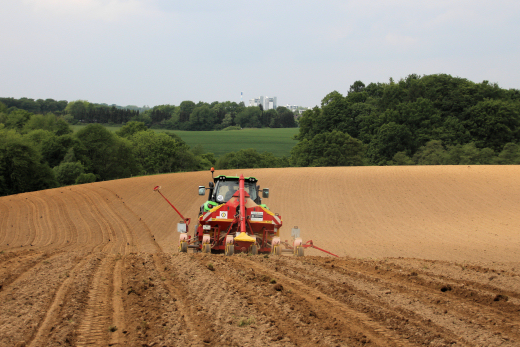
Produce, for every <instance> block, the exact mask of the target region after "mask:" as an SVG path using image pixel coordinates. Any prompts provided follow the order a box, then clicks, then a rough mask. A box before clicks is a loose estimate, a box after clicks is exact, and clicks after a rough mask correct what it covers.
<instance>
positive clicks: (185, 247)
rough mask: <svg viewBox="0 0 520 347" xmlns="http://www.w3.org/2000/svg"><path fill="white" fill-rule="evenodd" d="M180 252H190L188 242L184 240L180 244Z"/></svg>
mask: <svg viewBox="0 0 520 347" xmlns="http://www.w3.org/2000/svg"><path fill="white" fill-rule="evenodd" d="M179 252H181V253H188V243H187V242H185V241H182V242H181V243H180V245H179Z"/></svg>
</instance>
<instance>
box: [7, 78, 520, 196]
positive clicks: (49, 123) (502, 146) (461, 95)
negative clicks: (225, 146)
mask: <svg viewBox="0 0 520 347" xmlns="http://www.w3.org/2000/svg"><path fill="white" fill-rule="evenodd" d="M10 102H13V100H10ZM76 103H81V104H83V105H84V106H86V109H88V108H89V107H90V106H89V105H86V104H85V102H82V101H77V102H74V103H73V104H72V105H73V106H70V107H69V105H71V103H68V104H67V106H65V107H64V108H62V111H56V113H59V112H61V113H60V115H59V116H58V115H56V114H54V113H46V114H42V113H32V112H30V111H27V110H24V109H19V108H18V107H17V106H14V104H12V103H11V104H9V106H8V105H7V104H4V103H2V102H0V195H9V194H16V193H21V192H27V191H33V190H39V189H46V188H53V187H59V186H63V185H70V184H79V183H88V182H94V181H99V180H111V179H117V178H126V177H131V176H135V175H148V174H157V173H167V172H179V171H194V170H207V169H209V168H210V167H212V166H214V167H216V168H217V169H240V168H263V167H288V166H350V165H440V164H444V165H459V164H465V165H469V164H520V142H519V141H520V91H519V90H516V89H509V90H506V89H502V88H500V87H499V86H498V85H497V84H491V83H489V82H487V81H484V82H482V83H474V82H471V81H468V80H466V79H463V78H459V77H452V76H450V75H442V74H441V75H427V76H422V77H421V76H418V75H410V76H408V77H407V78H405V79H401V80H400V81H398V82H394V81H393V80H392V79H390V81H389V82H388V83H370V84H369V85H365V84H364V83H363V82H361V81H356V82H355V83H354V84H353V85H351V86H350V89H349V91H348V93H347V95H346V96H343V95H341V94H340V93H338V92H337V91H334V92H332V93H329V94H328V95H326V96H325V98H323V100H322V102H321V107H315V108H314V109H312V110H308V111H306V112H304V114H303V115H302V117H301V119H300V120H299V132H298V134H297V135H296V136H295V140H296V141H297V143H296V144H295V146H294V147H293V149H292V150H291V155H290V157H282V158H279V157H275V156H273V155H272V154H271V153H259V152H257V151H256V150H254V149H240V150H238V151H236V152H232V153H227V154H225V155H222V156H221V157H219V158H216V157H215V156H214V154H213V153H205V151H204V149H203V148H202V147H201V146H195V147H194V148H190V147H189V146H188V145H187V144H186V143H185V142H184V141H182V139H180V138H179V137H178V136H177V135H175V134H174V133H171V132H170V133H168V132H166V133H157V132H154V131H153V130H151V129H150V128H149V126H154V125H157V124H163V125H164V124H167V123H168V124H169V123H171V128H172V129H175V128H178V127H181V128H183V129H185V130H188V129H198V128H200V127H206V126H207V127H208V128H204V130H211V129H209V125H208V124H213V125H214V126H213V129H215V126H216V125H218V124H220V125H219V128H221V129H228V128H233V127H238V126H240V127H242V126H247V125H251V126H253V125H258V124H260V126H262V124H267V123H269V124H270V125H273V127H276V125H277V124H286V123H283V122H284V121H283V120H282V119H283V118H282V117H280V114H285V111H284V110H283V109H280V108H278V109H277V110H267V111H263V110H262V109H261V108H259V107H254V108H253V107H243V105H241V104H236V103H231V102H226V103H214V104H204V103H202V104H201V103H199V104H200V105H196V104H194V103H192V102H183V103H181V105H180V106H178V107H177V106H173V105H162V106H156V107H154V108H152V109H150V110H148V111H150V112H148V111H145V112H144V113H140V112H139V110H130V111H132V112H134V115H133V116H132V117H131V118H130V119H131V120H129V121H128V122H127V123H126V124H125V125H124V126H123V127H121V128H120V130H119V131H117V132H116V133H111V132H110V131H108V130H107V129H106V128H105V127H104V126H102V125H100V124H95V123H94V124H88V125H87V126H85V127H83V128H82V129H81V130H79V131H78V132H76V133H73V132H72V129H71V127H70V125H69V122H67V121H66V119H67V117H70V116H71V115H72V114H71V113H70V112H72V111H71V109H74V107H75V106H74V105H75V104H76ZM28 104H30V103H27V102H26V103H25V104H24V103H19V104H18V105H19V106H23V105H25V106H27V105H28ZM48 105H52V103H49V104H48ZM25 106H24V107H25ZM33 106H34V105H33ZM33 106H31V107H33ZM39 107H40V108H39V110H40V112H41V109H42V106H41V105H40V106H39ZM46 107H47V106H46ZM48 107H50V106H48ZM68 107H69V109H68V110H67V108H68ZM219 112H220V113H219ZM275 112H276V114H275ZM287 114H288V113H287ZM144 115H148V116H149V117H150V119H149V120H148V119H145V120H146V122H144V121H139V119H140V118H138V117H142V116H144ZM73 117H74V116H73ZM84 117H86V116H84ZM219 117H221V118H219ZM288 118H289V117H287V119H288ZM208 119H212V120H213V121H211V122H208ZM220 119H222V121H221V122H220V123H219V120H220ZM246 119H247V120H248V121H246ZM292 120H293V121H294V117H292ZM241 122H242V123H241ZM175 124H176V125H175ZM181 124H183V125H181ZM287 124H288V123H287Z"/></svg>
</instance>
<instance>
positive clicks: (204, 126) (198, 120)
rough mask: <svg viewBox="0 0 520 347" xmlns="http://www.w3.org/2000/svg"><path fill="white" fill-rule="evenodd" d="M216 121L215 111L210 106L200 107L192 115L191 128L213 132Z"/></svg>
mask: <svg viewBox="0 0 520 347" xmlns="http://www.w3.org/2000/svg"><path fill="white" fill-rule="evenodd" d="M216 120H217V115H216V112H215V110H214V109H212V108H210V107H209V106H208V105H202V106H198V107H196V108H195V109H194V110H193V111H192V112H191V114H190V128H191V129H192V130H212V129H213V127H214V126H215V122H216Z"/></svg>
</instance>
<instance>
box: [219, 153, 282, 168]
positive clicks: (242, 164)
mask: <svg viewBox="0 0 520 347" xmlns="http://www.w3.org/2000/svg"><path fill="white" fill-rule="evenodd" d="M286 164H287V158H276V157H274V156H273V155H272V154H271V153H259V152H257V150H256V149H252V148H250V149H241V150H239V151H237V152H230V153H226V154H224V155H223V156H221V157H220V158H218V159H217V162H216V165H215V168H216V169H219V170H224V169H246V168H252V169H255V168H264V167H282V166H287V165H286Z"/></svg>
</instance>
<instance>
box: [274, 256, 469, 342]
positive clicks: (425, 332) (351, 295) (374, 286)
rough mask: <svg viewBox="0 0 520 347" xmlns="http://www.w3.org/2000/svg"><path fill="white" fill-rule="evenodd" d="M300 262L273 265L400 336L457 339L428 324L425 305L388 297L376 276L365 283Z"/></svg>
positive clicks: (424, 339) (423, 339)
mask: <svg viewBox="0 0 520 347" xmlns="http://www.w3.org/2000/svg"><path fill="white" fill-rule="evenodd" d="M291 263H293V264H291ZM300 263H301V262H299V261H297V260H294V262H293V259H290V260H289V259H287V260H285V259H284V260H280V261H279V262H278V263H276V266H275V268H276V269H277V271H279V272H282V273H283V274H285V275H286V276H289V277H291V278H294V279H297V280H299V281H302V282H303V283H305V284H307V285H309V286H313V287H315V288H316V289H318V290H320V291H322V292H323V293H325V294H327V295H330V296H331V297H333V298H335V299H336V300H338V301H340V302H343V303H345V304H346V305H348V306H350V307H352V308H353V309H355V310H357V311H358V312H364V313H366V314H367V315H368V316H370V317H371V318H372V319H374V320H376V321H379V322H380V324H382V325H383V326H385V327H386V329H389V330H392V331H395V333H397V334H399V335H400V336H401V338H402V339H406V340H409V341H411V342H413V343H419V344H429V343H432V342H433V341H434V342H435V343H445V344H449V343H451V342H452V341H455V340H458V339H459V337H458V335H457V334H455V333H453V332H451V331H450V330H449V329H447V328H445V327H442V326H438V325H435V324H432V320H431V319H429V318H427V317H428V315H426V317H425V314H426V312H429V310H430V309H429V308H428V307H427V306H428V305H426V306H424V307H418V308H416V309H415V310H412V309H409V308H408V305H407V303H395V302H393V301H392V300H389V298H390V297H389V296H388V294H391V293H392V294H393V295H394V296H395V294H396V291H395V289H393V288H391V287H390V286H389V285H388V284H387V283H385V282H382V281H380V280H378V279H376V280H374V281H373V282H372V281H368V282H366V283H365V282H363V281H359V280H357V279H356V276H348V275H345V274H334V273H330V272H329V271H327V270H326V269H319V268H316V267H315V266H312V267H306V266H298V265H301V264H300ZM390 289H393V290H390ZM412 297H413V296H412ZM460 343H461V341H459V344H460Z"/></svg>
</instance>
